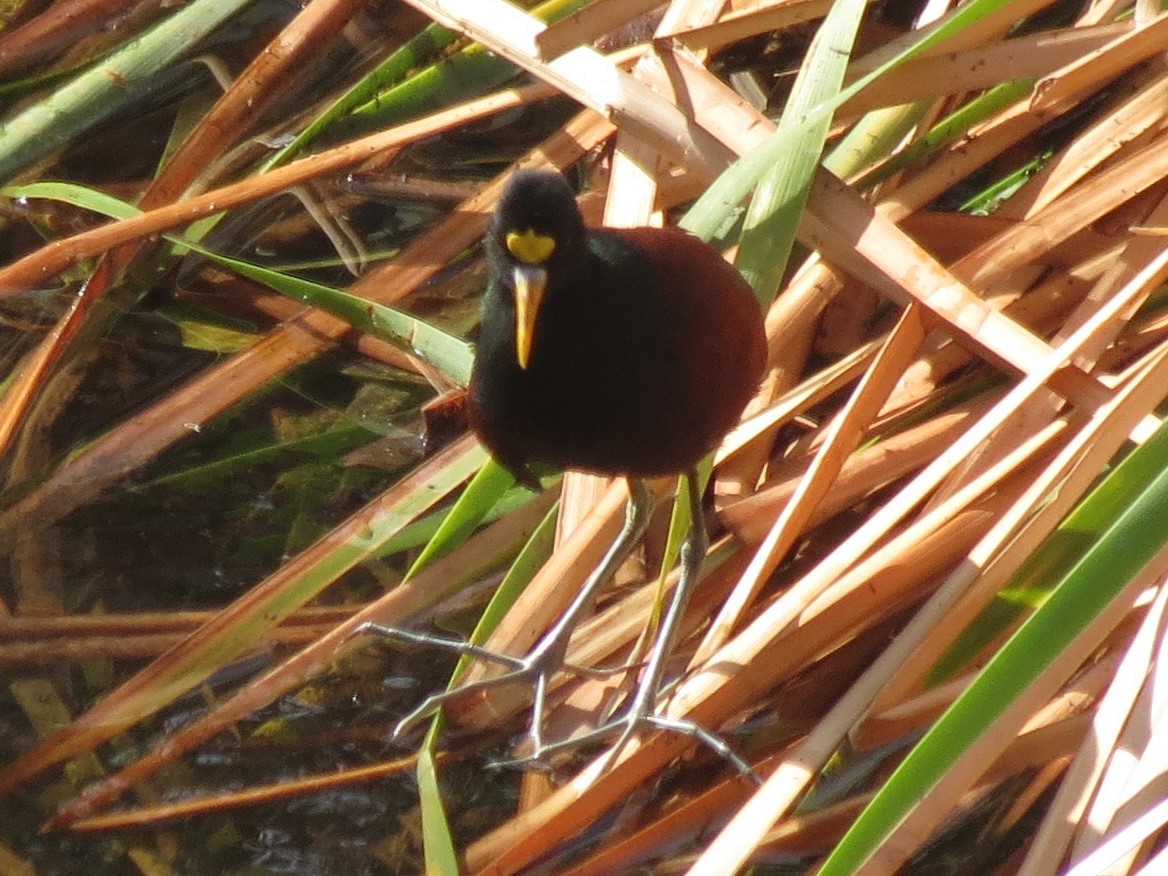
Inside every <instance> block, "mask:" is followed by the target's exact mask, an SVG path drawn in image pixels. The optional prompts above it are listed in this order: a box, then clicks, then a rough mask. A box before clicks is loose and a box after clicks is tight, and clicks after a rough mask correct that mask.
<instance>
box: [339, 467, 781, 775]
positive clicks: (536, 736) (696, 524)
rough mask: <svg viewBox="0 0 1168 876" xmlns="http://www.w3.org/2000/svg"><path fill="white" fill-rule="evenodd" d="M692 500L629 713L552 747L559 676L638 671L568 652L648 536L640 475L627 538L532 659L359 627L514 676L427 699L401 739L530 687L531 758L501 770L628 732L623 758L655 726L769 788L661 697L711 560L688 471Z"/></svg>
mask: <svg viewBox="0 0 1168 876" xmlns="http://www.w3.org/2000/svg"><path fill="white" fill-rule="evenodd" d="M686 487H687V491H686V498H687V501H688V504H689V509H690V515H691V522H690V529H689V532H688V533H687V535H686V539H685V543H684V544H683V545H682V550H681V574H680V576H679V578H678V582H677V586H676V587H675V588H674V591H673V595H672V598H671V600H670V603H669V607H668V610H667V611H666V613H665V616H664V617H663V618H662V620H661V628H660V630H659V631H658V635H657V641H656V642H654V644H653V648H652V650H651V651H650V653H649V657H648V659H647V660H646V661H645V663H644V674H643V676H642V677H641V679H640V681H639V682H638V684H637V686H636V688H635V689H634V691H633V695H632V697H631V699H630V700H629V703H628V705H627V707H626V708H625V709H624V711H623V713H622V714H620V715H618V716H617V717H615V718H612V719H611V720H609V721H606V722H605V723H604V724H602V725H601V726H599V727H596V728H595V729H593V730H590V731H588V732H587V733H584V734H582V735H580V736H577V737H574V738H572V739H566V740H562V741H559V742H552V743H547V744H545V743H544V740H543V717H544V714H545V712H546V707H547V695H548V685H549V682H550V680H551V677H552V676H553V675H554V674H555V673H556V672H558V671H559V670H561V669H565V668H572V669H575V670H577V671H579V672H581V673H582V674H586V675H593V676H603V675H611V674H612V673H613V672H619V671H625V670H627V669H630V668H635V666H627V667H626V666H622V667H615V668H611V669H586V668H584V667H572V666H571V665H570V664H568V663H567V662H566V660H565V654H566V652H567V648H568V639H569V638H570V637H571V634H572V631H573V630H574V629H575V627H576V625H577V623H578V622H579V620H580V617H581V616H582V614H583V612H584V611H585V609H586V608H587V607H588V606H589V605H590V604H591V603H592V600H593V597H594V596H595V594H596V591H597V590H599V588H600V587H601V586H602V585H603V584H605V583H606V582H607V581H608V580H609V579H611V578H612V576H613V574H614V573H615V572H616V569H617V567H618V566H619V565H620V564H621V563H622V562H623V561H624V559H625V557H626V556H627V555H628V553H629V552H630V551H631V550H632V548H633V546H634V545H635V544H636V542H637V541H638V540H639V539H640V538H641V536H642V535H643V534H644V531H645V527H646V526H647V525H648V522H649V517H650V515H651V512H652V497H651V495H650V494H649V492H648V490H647V489H646V488H645V486H644V484H643V483H642V482H641V481H639V480H635V479H633V478H630V479H629V503H628V508H627V510H626V513H625V525H624V528H623V529H622V530H621V533H620V536H619V537H618V538H617V539H616V541H615V542H613V544H612V546H611V547H610V548H609V550H608V553H607V554H605V556H604V559H603V560H602V561H601V563H600V565H599V566H598V567H597V569H596V570H595V571H594V572H593V574H592V576H591V577H590V578H589V579H588V581H587V582H585V584H584V586H583V587H582V588H581V589H580V592H579V593H577V594H576V596H575V597H574V598H573V600H572V602H571V604H570V605H569V606H568V608H567V609H566V610H565V611H564V613H563V615H562V616H561V617H560V618H559V620H557V621H556V623H555V624H554V625H553V626H552V627H551V628H550V629H549V630H548V631H547V632H546V633H545V634H544V636H543V638H541V639H540V640H539V642H537V643H536V645H535V647H534V648H532V650H531V651H530V652H529V653H528V655H527V656H526V657H522V658H520V657H512V656H510V655H508V654H500V653H498V652H495V651H491V650H489V649H487V648H483V647H481V646H478V645H472V644H470V643H468V642H463V641H459V640H456V639H449V638H446V637H443V636H436V635H433V634H430V633H420V632H414V631H411V630H404V629H400V628H398V627H388V626H382V625H380V624H375V623H365V624H362V625H361V626H360V627H358V628H357V630H356V633H355V634H357V633H373V634H375V635H379V636H383V637H386V638H391V639H396V640H399V641H404V642H409V643H413V644H418V645H426V646H433V647H438V648H443V649H445V650H448V651H453V652H454V653H457V654H461V655H469V656H472V657H475V658H478V659H482V660H488V661H491V662H494V663H500V664H502V665H504V666H507V667H509V671H507V672H505V673H503V674H502V675H498V676H494V677H492V678H484V679H481V680H479V681H475V682H472V683H470V684H467V685H464V686H462V687H459V688H455V689H453V690H449V691H444V692H442V693H437V694H434V695H432V696H430V697H429V698H427V699H426V700H425V702H423V703H422V704H421V705H420V706H418V707H417V708H416V709H414V710H413V711H412V712H410V713H409V714H408V715H406V716H405V717H404V718H402V719H401V721H400V722H399V723H398V725H397V727H396V728H395V730H394V736H395V737H397V736H401V735H403V734H404V733H406V732H408V731H409V730H410V729H411V728H412V727H413V726H414V725H415V724H417V723H418V722H419V721H421V720H422V719H423V718H425V717H427V716H428V715H431V714H433V713H434V712H436V711H437V710H438V709H440V708H441V707H442V706H443V705H445V704H446V703H447V702H449V701H450V700H453V699H457V698H461V697H463V696H465V695H466V694H467V693H471V692H474V691H478V690H484V689H486V688H491V687H498V686H501V685H505V684H518V683H520V682H528V683H530V684H531V685H532V708H531V727H530V730H529V731H528V733H529V737H530V739H531V753H530V754H529V755H527V756H525V757H521V758H516V759H514V760H509V761H501V762H497V763H495V764H493V766H510V765H521V764H543V763H544V761H545V759H546V758H547V757H548V756H550V755H552V754H555V753H557V752H560V751H566V750H569V749H573V748H579V747H580V746H583V745H588V744H589V743H591V742H598V741H600V740H603V739H606V738H609V737H611V736H613V735H614V734H616V733H617V731H620V736H619V738H618V739H617V743H616V745H615V746H614V747H613V749H612V753H613V755H614V756H615V755H616V754H617V753H619V752H620V751H621V750H622V749H623V748H624V746H625V745H626V744H627V743H628V742H629V741H630V740H631V739H632V738H633V737H634V736H636V735H637V734H638V733H640V732H642V731H644V730H645V729H646V728H654V729H657V730H664V731H668V732H672V733H681V734H684V735H686V736H691V737H693V738H694V739H696V740H697V741H699V742H701V743H702V744H704V745H705V746H706V747H708V748H709V749H711V750H712V751H714V752H715V753H716V754H718V755H719V756H720V757H722V758H723V759H724V760H726V761H727V762H728V763H730V764H731V765H732V766H734V768H735V769H737V770H738V771H739V772H740V773H742V774H743V775H744V776H747V777H749V778H751V779H752V780H753V781H755V782H757V783H759V784H761V780H760V779H759V777H758V774H757V773H755V772H754V770H753V769H751V767H750V764H748V763H747V762H746V761H745V760H743V759H742V758H741V757H740V756H739V755H738V754H736V753H735V752H734V750H733V749H732V748H731V747H730V745H729V744H727V743H726V741H725V740H723V739H722V738H721V737H720V736H718V735H717V734H715V733H712V732H710V731H709V730H707V729H706V728H704V727H702V726H701V725H699V724H697V723H695V722H693V721H689V720H686V719H684V718H670V717H667V716H665V715H663V714H661V713H660V712H658V711H657V700H658V697H659V694H660V693H661V690H662V686H663V684H662V683H663V680H664V675H665V666H666V660H667V659H668V657H669V654H670V651H671V650H672V648H673V644H674V640H675V639H676V637H677V631H678V628H679V626H680V622H681V618H682V616H683V615H684V614H685V607H686V604H687V603H688V601H689V597H690V594H691V593H692V591H693V588H694V586H695V585H696V583H697V580H698V576H699V573H700V572H701V565H702V561H703V559H704V558H705V554H706V547H707V544H708V540H707V536H706V527H705V522H704V520H703V518H702V508H701V494H700V491H699V490H698V479H697V473H696V472H695V471H692V470H691V471H689V472H687V474H686Z"/></svg>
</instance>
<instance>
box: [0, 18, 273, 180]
mask: <svg viewBox="0 0 1168 876" xmlns="http://www.w3.org/2000/svg"><path fill="white" fill-rule="evenodd" d="M249 2H250V0H192V2H190V3H187V4H185V5H183V6H182V7H180V8H179V9H178V10H177V11H175V12H174V13H173V14H172V15H170V16H169V17H167V18H166V19H164V20H163V21H161V22H159V23H158V24H156V25H154V26H153V27H151V28H150V29H149V30H147V31H145V32H144V33H142V34H141V35H140V36H137V37H135V38H134V39H132V40H130V41H129V42H128V43H127V44H126V45H125V46H124V47H122V48H121V49H119V50H117V51H115V52H113V53H112V54H110V55H109V56H108V57H106V58H105V59H103V60H101V61H99V62H98V63H97V64H95V65H93V66H92V67H90V68H89V69H87V70H86V71H85V72H83V73H81V74H80V75H78V76H77V77H76V78H75V79H73V80H72V81H70V82H68V83H66V84H64V85H62V86H60V87H59V88H57V89H56V90H54V91H53V92H52V93H50V94H49V95H48V97H46V98H45V99H43V100H40V101H37V102H36V103H33V104H32V105H30V106H28V107H26V108H25V109H22V110H21V111H19V112H18V113H16V114H15V115H14V116H12V117H10V118H6V119H4V120H3V122H2V123H0V179H6V178H8V177H10V176H11V175H12V174H14V173H16V172H17V171H19V170H20V169H22V168H24V167H26V166H27V165H29V164H31V163H33V162H35V161H39V160H41V159H43V158H44V156H45V155H46V154H48V153H50V152H51V151H52V150H54V149H56V148H58V147H60V146H63V145H65V144H66V143H68V142H69V140H71V139H72V138H73V137H75V136H76V135H78V134H80V133H82V132H83V131H86V130H88V129H90V128H92V127H93V126H95V125H97V124H98V123H100V122H102V121H104V120H105V119H106V118H108V117H109V116H110V115H112V114H113V113H115V112H117V111H118V110H120V109H121V108H123V107H125V106H127V105H129V104H130V103H132V102H133V101H135V100H138V99H139V98H141V97H142V95H144V94H145V93H146V92H147V91H148V90H149V89H150V88H151V87H152V83H153V80H154V78H155V77H156V76H157V74H158V73H159V72H160V71H162V70H164V69H166V68H167V67H169V66H170V65H171V64H173V63H174V62H175V61H176V60H177V59H179V58H181V57H182V56H183V55H186V54H188V53H190V51H191V49H192V48H193V47H194V46H195V45H196V44H197V43H198V42H199V40H201V39H202V38H203V37H205V36H206V35H207V34H208V33H210V32H211V31H212V30H214V29H215V28H216V27H218V26H219V25H220V24H222V23H223V22H224V21H226V20H227V19H228V18H230V17H231V16H232V15H234V14H235V13H236V12H238V11H239V10H240V9H242V8H243V7H244V6H246V5H248V3H249Z"/></svg>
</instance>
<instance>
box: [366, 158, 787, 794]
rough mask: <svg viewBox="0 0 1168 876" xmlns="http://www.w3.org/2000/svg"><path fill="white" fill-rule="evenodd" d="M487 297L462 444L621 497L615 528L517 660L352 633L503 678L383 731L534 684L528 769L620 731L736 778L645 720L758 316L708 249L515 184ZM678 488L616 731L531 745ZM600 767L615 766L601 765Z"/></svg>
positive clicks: (570, 197) (696, 732) (754, 379)
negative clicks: (651, 730) (598, 478)
mask: <svg viewBox="0 0 1168 876" xmlns="http://www.w3.org/2000/svg"><path fill="white" fill-rule="evenodd" d="M484 249H485V252H486V257H487V263H488V268H489V270H488V282H487V287H486V291H485V293H484V295H483V302H482V319H481V329H480V333H479V338H478V343H477V350H476V354H475V360H474V364H473V367H472V371H471V378H470V384H469V388H468V417H469V422H470V426H471V428H472V430H473V431H474V433H475V434H476V435H477V437H478V439H479V440H480V442H481V443H482V444H483V445H484V446H485V447H486V448H487V450H488V451H489V452H490V454H491V455H492V457H493V458H494V459H495V460H496V462H498V463H499V464H500V465H501V466H503V467H504V468H505V469H507V470H508V471H509V472H510V473H511V474H512V475H514V477H515V478H516V480H517V481H519V482H520V483H523V484H526V485H528V486H530V487H533V488H538V487H539V478H538V476H537V474H536V472H535V471H533V468H532V467H533V466H535V467H543V466H551V467H555V468H563V469H572V470H577V471H583V472H590V473H595V474H601V475H608V476H619V477H623V478H625V479H626V480H627V482H628V487H629V499H628V504H627V508H626V513H625V522H624V526H623V527H622V529H621V532H620V534H619V535H618V537H617V538H616V540H615V541H614V543H613V544H612V546H611V547H610V548H609V550H608V551H607V553H606V554H605V556H604V558H603V559H602V560H601V562H600V564H599V565H598V566H597V568H596V569H595V570H594V572H593V573H592V575H590V577H589V578H588V580H587V581H586V582H585V584H584V585H583V586H582V588H581V589H580V591H579V592H578V593H577V594H576V595H575V597H574V598H573V600H572V601H571V603H570V605H569V606H568V607H567V609H565V611H564V612H563V614H562V615H561V616H560V617H559V618H558V619H557V620H556V622H555V623H554V624H553V625H552V626H551V627H550V628H549V629H548V630H547V631H546V632H545V633H544V634H543V636H542V638H540V639H539V640H538V641H537V642H536V644H535V645H534V646H533V647H532V649H531V651H529V652H528V654H527V655H526V656H524V657H521V658H519V657H512V656H510V655H502V654H495V653H493V652H484V649H481V648H477V647H473V646H469V645H466V644H465V643H458V642H455V641H453V640H449V639H445V638H440V637H435V636H432V635H430V634H428V633H417V632H413V631H409V630H404V629H400V628H396V627H383V626H380V625H376V624H369V625H367V626H366V628H365V630H366V631H371V632H375V633H378V634H380V635H382V636H389V637H395V638H398V639H405V640H407V641H412V642H421V643H424V644H425V643H430V644H440V645H443V646H445V647H450V648H453V649H454V650H458V651H460V652H462V653H470V654H474V655H475V656H478V657H487V658H489V659H492V660H495V661H498V662H501V663H503V664H504V665H506V666H507V667H508V668H509V671H507V672H505V673H504V674H502V675H498V676H494V677H490V678H485V679H481V680H479V681H476V682H472V683H471V684H469V685H464V686H462V687H458V688H455V689H453V690H451V691H447V692H443V693H439V694H435V695H434V696H431V697H430V698H429V699H427V700H426V701H425V702H423V703H422V704H421V705H420V706H419V707H418V708H417V709H416V710H415V711H414V712H412V713H410V714H409V715H407V716H406V717H405V718H404V719H402V721H401V722H400V723H399V725H398V728H397V733H399V734H400V733H403V732H405V731H406V730H407V729H408V728H409V727H410V726H412V725H413V724H415V723H416V722H417V721H419V720H421V719H422V718H423V717H425V716H426V715H429V714H432V713H433V712H435V711H436V710H437V709H438V708H440V707H441V706H442V704H443V703H445V702H447V701H448V700H450V699H453V698H455V697H456V696H462V695H465V694H466V693H467V692H468V691H469V690H472V689H479V688H485V687H490V686H494V685H498V684H506V683H515V682H520V681H528V682H530V683H532V684H533V688H534V693H533V706H532V721H531V727H530V730H529V735H530V738H531V743H532V744H531V754H530V755H529V756H528V757H527V758H524V759H523V760H533V761H534V760H540V759H541V758H544V757H546V756H547V755H548V754H549V753H551V752H552V751H554V750H558V749H559V748H561V747H566V746H568V745H578V744H582V743H584V742H587V741H588V740H591V739H600V738H602V737H605V736H607V735H610V734H611V735H615V733H616V732H617V731H618V730H623V733H622V735H621V738H620V740H619V741H618V744H617V746H616V749H619V747H620V746H621V745H623V743H624V741H626V740H627V739H628V738H629V737H631V736H632V735H633V734H635V733H637V732H639V731H641V730H642V729H644V728H646V727H657V728H660V729H667V730H674V731H678V732H682V733H687V734H690V735H692V736H695V737H697V738H698V739H700V740H701V741H703V742H705V743H706V744H708V745H710V746H711V747H712V748H714V749H715V750H717V751H718V752H719V753H720V754H722V755H723V756H725V757H727V758H728V759H730V760H731V761H732V762H734V763H735V765H736V766H738V767H739V769H742V770H744V771H747V772H748V771H749V767H747V766H746V765H745V763H744V762H742V761H741V759H740V758H738V756H737V755H736V754H734V753H733V752H731V751H730V750H729V747H728V746H727V745H726V744H725V743H724V742H723V741H722V740H721V739H720V738H718V737H716V736H715V735H714V734H712V733H710V732H708V731H706V730H705V729H704V728H701V727H699V726H697V725H696V724H693V723H691V722H687V721H678V720H677V719H667V718H666V717H665V716H664V715H663V714H661V713H659V712H658V711H657V706H656V704H657V700H658V695H659V693H660V689H661V686H662V681H663V676H664V671H665V662H666V658H667V657H668V655H669V652H670V650H671V649H672V646H673V640H674V638H676V633H677V628H678V625H679V622H680V619H681V617H682V615H683V614H684V610H685V605H686V602H687V601H688V598H689V595H690V593H691V592H692V589H693V586H694V584H695V583H696V580H697V578H698V575H699V573H700V567H701V563H702V560H703V558H704V556H705V552H706V548H707V545H708V536H707V532H706V528H705V518H704V515H703V513H702V509H701V495H700V490H699V487H698V483H699V480H698V476H697V469H696V466H697V464H698V463H699V462H700V461H701V460H702V459H703V458H704V457H705V456H706V455H707V454H708V453H709V452H710V451H712V450H713V449H714V448H715V447H716V446H717V444H718V443H719V442H720V441H721V440H722V438H723V437H725V435H726V433H727V432H728V431H729V430H730V429H731V428H733V427H734V426H735V425H736V424H737V422H738V420H739V418H740V417H741V415H742V412H743V410H744V409H745V407H746V405H747V403H748V402H749V401H750V399H751V398H752V397H753V396H754V395H755V393H756V392H757V389H758V385H759V382H760V380H761V378H762V375H763V372H764V369H765V366H766V357H767V346H766V337H765V332H764V325H763V316H762V311H761V308H760V304H759V301H758V298H757V297H756V295H755V294H754V291H753V289H752V288H751V286H750V285H749V284H748V283H747V282H746V280H745V279H744V278H743V276H742V275H741V273H739V272H738V270H737V269H735V268H734V267H733V266H732V265H731V264H729V263H728V262H727V261H726V260H725V259H724V258H723V257H722V255H721V254H720V253H719V252H718V251H717V250H716V249H714V248H713V247H711V246H709V245H708V244H706V243H705V242H703V241H702V240H701V239H699V238H698V237H696V236H694V235H692V234H690V233H688V232H686V231H684V230H682V229H680V228H675V227H664V228H662V227H641V228H598V227H587V226H586V225H585V222H584V219H583V217H582V216H581V213H580V210H579V208H578V206H577V202H576V197H575V195H574V193H573V190H572V188H571V187H570V186H569V184H568V182H567V180H566V179H565V178H564V176H563V175H562V174H560V173H558V172H555V171H547V170H534V169H529V170H520V171H516V172H515V173H513V174H512V176H511V177H510V179H509V180H508V182H507V185H506V186H505V188H504V190H503V193H502V195H501V196H500V198H499V201H498V204H497V207H496V209H495V211H494V214H493V216H492V219H491V222H490V225H489V228H488V230H487V232H486V235H485V238H484ZM666 475H685V476H686V477H685V478H684V479H683V481H684V483H685V485H686V486H685V489H684V498H685V501H686V502H687V503H688V505H689V510H690V521H691V522H690V527H689V531H688V532H687V534H686V537H685V540H684V542H683V544H682V548H681V552H680V565H681V572H680V577H679V580H678V584H677V585H676V587H675V588H674V591H673V595H672V599H671V602H670V604H669V606H668V609H667V611H666V612H665V614H664V616H663V617H662V619H661V622H660V626H659V629H658V635H657V639H656V641H655V643H654V645H653V648H652V649H651V651H650V653H649V656H648V658H647V660H646V662H645V665H644V668H643V669H642V672H641V677H640V680H639V682H638V684H637V686H636V687H635V689H634V691H633V693H632V694H631V695H630V697H629V701H628V703H627V704H626V705H624V707H623V712H622V713H621V714H620V715H619V717H617V718H614V719H611V720H608V721H606V722H605V723H604V724H603V725H602V726H600V727H597V728H596V729H595V730H593V731H592V732H590V733H586V734H584V736H583V737H576V738H573V739H571V740H564V741H562V742H552V743H546V742H545V741H544V739H543V736H542V721H543V713H544V709H545V702H546V696H547V685H548V682H549V680H550V678H551V676H552V675H553V674H554V673H555V672H556V671H558V670H559V669H560V668H562V667H563V665H564V660H565V656H566V651H567V644H568V639H569V637H570V636H571V633H572V630H573V629H574V628H575V626H576V625H577V624H578V623H579V621H580V620H581V619H582V617H583V614H584V613H585V612H586V611H587V609H588V608H589V606H590V605H591V603H592V601H593V599H594V597H595V595H596V593H597V591H598V590H599V589H600V588H601V587H602V586H603V584H605V583H606V582H607V581H608V580H609V579H611V577H612V576H613V574H614V573H615V571H616V569H617V567H618V566H619V565H620V564H621V562H623V560H624V559H625V557H626V556H627V555H628V553H629V552H630V551H631V550H632V548H633V547H635V545H636V543H637V542H638V541H639V540H640V538H641V537H642V535H643V534H644V531H645V528H646V526H647V525H648V522H649V518H650V516H651V513H652V510H653V499H652V494H651V492H650V491H649V490H648V488H647V486H646V484H645V480H646V479H648V478H657V477H663V476H666ZM616 749H614V750H616Z"/></svg>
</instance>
